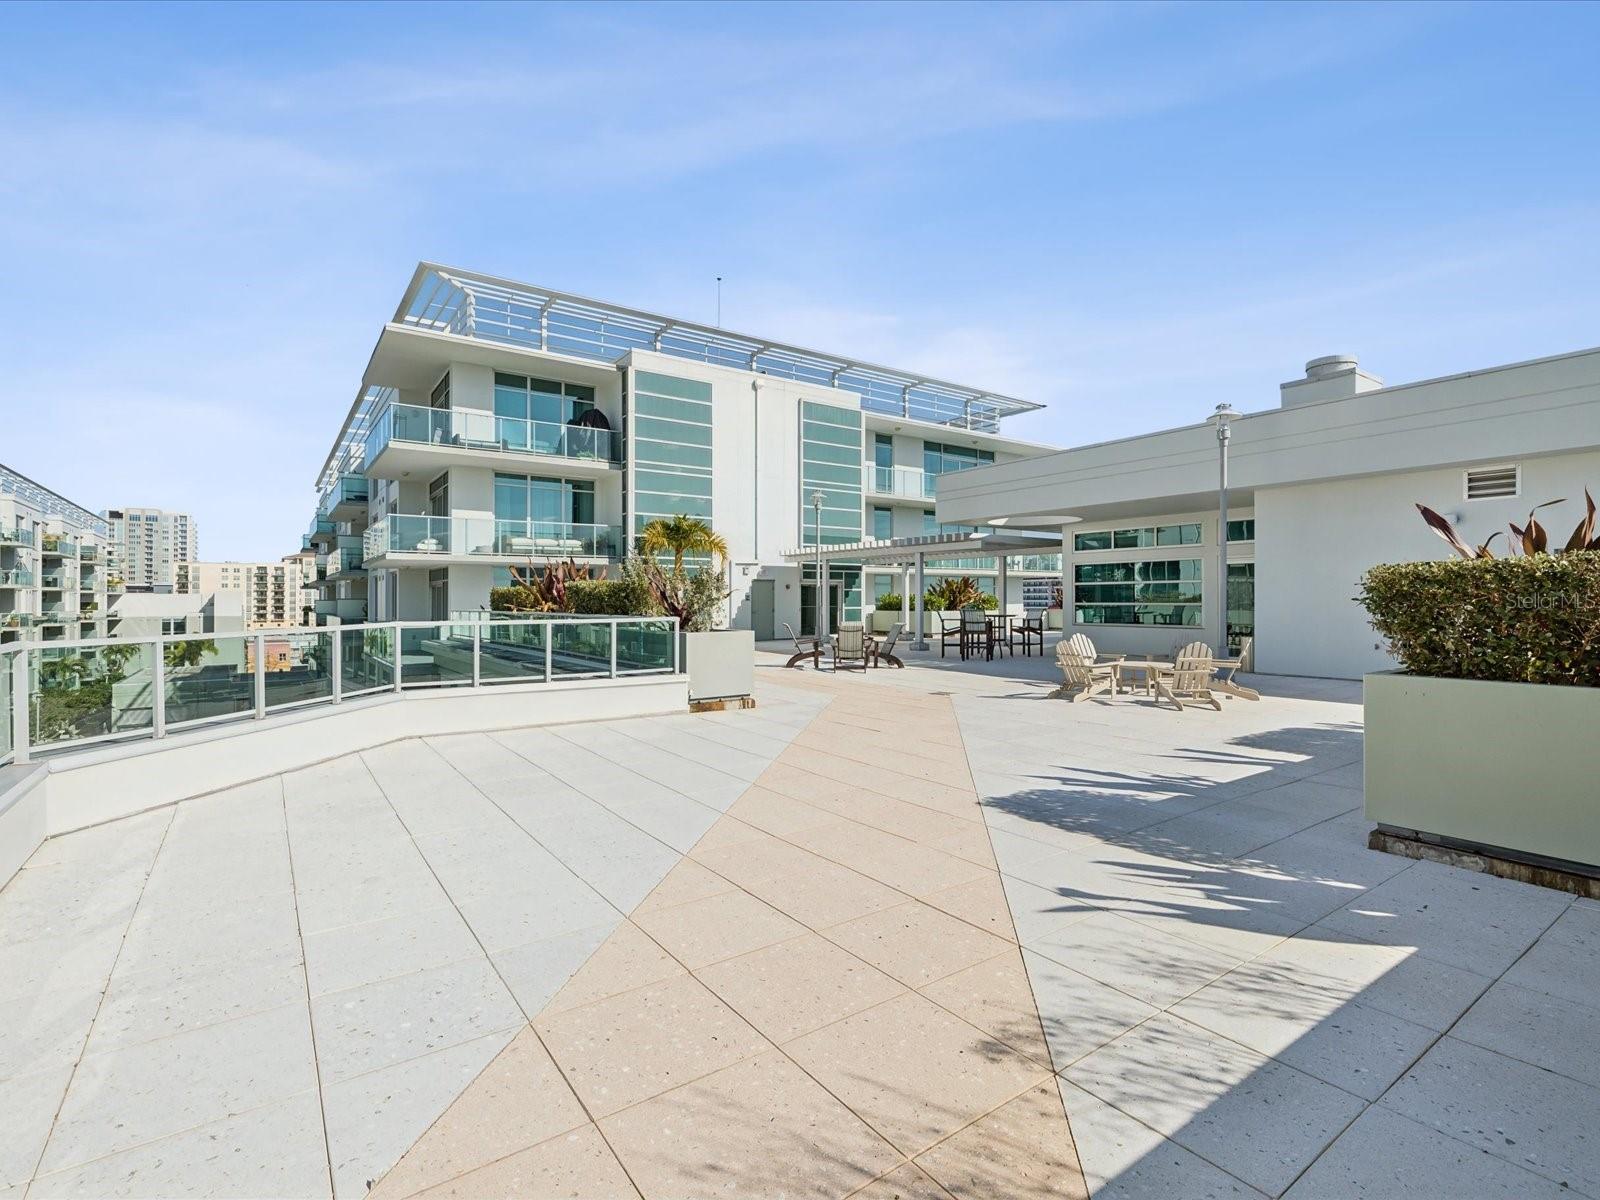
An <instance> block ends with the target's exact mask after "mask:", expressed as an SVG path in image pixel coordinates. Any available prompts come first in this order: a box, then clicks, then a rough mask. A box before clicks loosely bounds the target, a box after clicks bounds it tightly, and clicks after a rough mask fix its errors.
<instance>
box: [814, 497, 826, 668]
mask: <svg viewBox="0 0 1600 1200" xmlns="http://www.w3.org/2000/svg"><path fill="white" fill-rule="evenodd" d="M824 499H826V497H824V496H823V494H822V493H821V492H820V491H817V492H812V493H811V511H812V513H813V514H815V515H814V518H813V524H812V528H813V530H814V532H813V534H812V537H813V538H814V539H815V541H816V548H817V637H818V638H819V639H821V638H825V637H827V636H828V579H827V576H825V575H824V574H823V573H822V502H823V500H824Z"/></svg>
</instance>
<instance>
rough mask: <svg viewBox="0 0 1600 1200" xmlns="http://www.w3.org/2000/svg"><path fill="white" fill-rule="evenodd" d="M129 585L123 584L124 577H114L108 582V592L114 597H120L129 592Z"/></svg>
mask: <svg viewBox="0 0 1600 1200" xmlns="http://www.w3.org/2000/svg"><path fill="white" fill-rule="evenodd" d="M127 587H128V585H127V584H125V583H123V582H122V577H121V576H119V575H113V576H111V577H110V578H109V579H107V580H106V591H107V592H108V593H110V594H111V595H113V596H116V595H120V594H121V593H123V592H125V591H126V590H127Z"/></svg>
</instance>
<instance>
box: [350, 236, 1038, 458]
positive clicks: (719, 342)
mask: <svg viewBox="0 0 1600 1200" xmlns="http://www.w3.org/2000/svg"><path fill="white" fill-rule="evenodd" d="M397 329H398V330H411V331H420V332H424V333H429V334H435V335H444V336H447V337H459V338H467V339H470V340H473V341H478V342H490V343H494V344H497V345H503V346H508V347H515V348H518V349H522V350H537V351H541V352H545V353H549V354H555V355H559V356H562V357H567V358H572V359H576V360H588V361H590V362H593V361H596V360H598V361H601V362H606V363H615V362H618V361H620V360H621V359H622V358H623V357H624V356H625V355H627V354H628V353H630V352H632V351H634V350H645V351H653V352H656V353H660V354H667V355H671V356H674V357H678V358H683V359H687V360H690V361H694V362H700V363H706V364H709V365H712V366H720V367H726V368H730V369H733V370H741V371H749V372H752V373H753V374H757V375H770V376H773V377H775V378H781V379H788V380H793V381H797V382H801V383H812V384H815V385H817V386H819V387H828V388H843V389H845V390H847V391H853V392H856V393H858V394H859V395H860V397H861V407H862V408H863V410H865V411H867V412H879V413H884V414H887V415H892V416H903V417H906V418H909V419H913V420H917V421H920V422H926V423H928V424H931V425H934V426H939V425H943V426H950V427H954V428H960V429H983V430H987V431H991V432H994V431H998V428H999V422H1000V420H1001V419H1002V418H1004V417H1009V416H1015V415H1018V414H1020V413H1025V412H1032V411H1035V410H1037V409H1039V408H1042V407H1043V405H1040V404H1037V403H1034V402H1032V401H1028V400H1021V399H1018V398H1016V397H1014V396H1007V395H1003V394H1001V393H998V392H994V391H991V390H989V389H987V388H978V387H972V386H969V385H966V384H959V383H952V382H950V381H949V380H943V379H939V378H936V377H934V376H931V375H927V374H924V373H921V372H915V371H905V370H901V369H898V368H895V367H886V366H881V365H879V364H876V363H870V362H866V361H864V360H861V359H857V358H854V357H851V356H848V355H839V354H832V353H827V352H823V351H817V350H809V349H806V348H804V347H800V346H795V345H791V344H789V343H786V342H780V341H776V340H773V339H771V338H765V337H759V336H756V335H753V334H744V333H736V332H733V331H732V330H727V329H722V328H720V327H717V326H712V325H703V324H700V323H698V322H695V321H689V320H685V319H682V318H678V317H670V316H666V315H663V314H660V313H652V312H647V311H645V310H643V309H636V308H629V307H626V306H623V305H618V304H611V303H609V302H607V301H603V300H594V299H591V298H589V297H587V296H580V295H576V294H574V293H570V292H562V291H558V290H556V289H553V288H546V287H541V286H538V285H534V284H526V283H518V282H515V281H513V280H509V279H503V278H500V277H498V276H494V275H484V274H480V273H478V272H475V271H465V270H460V269H457V268H454V267H445V266H441V265H439V264H437V263H429V262H423V263H419V264H418V265H417V269H416V271H415V272H414V273H413V275H412V277H411V282H410V284H409V285H408V287H407V288H406V291H405V295H404V296H403V297H402V298H401V301H400V304H399V307H398V308H397V309H396V310H395V314H394V317H393V319H392V320H391V321H390V322H389V323H388V325H387V326H386V329H385V332H386V333H387V332H389V331H390V330H397ZM380 344H381V339H380ZM376 359H377V352H376V350H375V351H374V362H375V361H376ZM372 376H373V367H372V365H371V364H369V366H368V370H367V375H366V377H364V378H363V380H362V386H361V391H360V393H359V394H358V395H357V397H356V400H355V402H354V403H353V404H352V405H351V408H350V412H349V414H348V415H347V416H346V418H345V422H344V425H343V426H342V427H341V429H340V432H339V436H338V437H337V438H336V439H335V441H334V444H333V447H332V449H331V450H330V451H329V452H328V457H327V460H326V461H325V462H324V464H323V468H322V471H321V473H320V476H319V478H320V479H321V480H322V481H323V483H324V485H326V484H327V483H328V482H329V481H330V480H331V478H332V477H333V476H334V475H336V474H337V473H339V472H340V471H349V470H352V469H354V464H353V461H352V457H351V456H352V454H353V453H359V450H360V447H361V444H362V441H363V439H364V437H365V431H366V428H367V426H368V423H369V422H370V421H371V420H372V419H373V417H374V416H375V415H376V414H377V413H378V412H379V411H381V410H382V408H383V407H384V406H385V405H386V404H387V403H388V402H389V401H390V400H391V399H392V398H393V397H392V390H391V388H390V387H388V386H386V382H387V381H385V380H382V379H375V378H373V377H372Z"/></svg>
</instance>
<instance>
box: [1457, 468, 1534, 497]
mask: <svg viewBox="0 0 1600 1200" xmlns="http://www.w3.org/2000/svg"><path fill="white" fill-rule="evenodd" d="M1521 484H1522V479H1521V470H1520V468H1518V467H1516V466H1510V467H1475V468H1473V469H1472V470H1470V471H1468V472H1467V499H1468V500H1494V499H1503V498H1505V497H1507V496H1515V495H1516V494H1517V493H1518V491H1519V490H1520V489H1521Z"/></svg>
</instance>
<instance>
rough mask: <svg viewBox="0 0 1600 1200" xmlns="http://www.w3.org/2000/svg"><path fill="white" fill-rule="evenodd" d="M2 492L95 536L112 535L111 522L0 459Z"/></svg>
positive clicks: (33, 508)
mask: <svg viewBox="0 0 1600 1200" xmlns="http://www.w3.org/2000/svg"><path fill="white" fill-rule="evenodd" d="M0 496H14V497H16V499H17V500H19V501H21V502H22V503H23V504H25V505H27V506H28V507H29V508H30V509H32V510H33V511H35V512H36V513H38V514H39V515H40V516H43V517H56V518H59V519H60V520H62V521H65V522H66V523H68V524H69V525H71V526H73V527H74V528H76V529H82V530H84V531H86V532H88V533H91V534H93V535H95V536H96V537H109V536H110V535H111V529H110V526H108V525H107V524H106V522H105V521H104V520H103V519H102V518H100V517H97V516H95V514H94V513H92V512H90V511H89V510H88V509H86V508H84V507H83V506H82V505H81V504H74V503H73V502H72V501H71V500H68V499H67V498H66V497H65V496H63V495H62V494H61V493H60V492H57V491H52V490H51V489H50V488H47V487H45V485H44V484H42V483H39V482H38V481H37V480H33V479H29V478H28V477H27V476H26V475H24V474H22V473H21V472H20V471H14V470H12V469H11V468H10V467H8V466H6V465H5V464H4V463H0Z"/></svg>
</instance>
